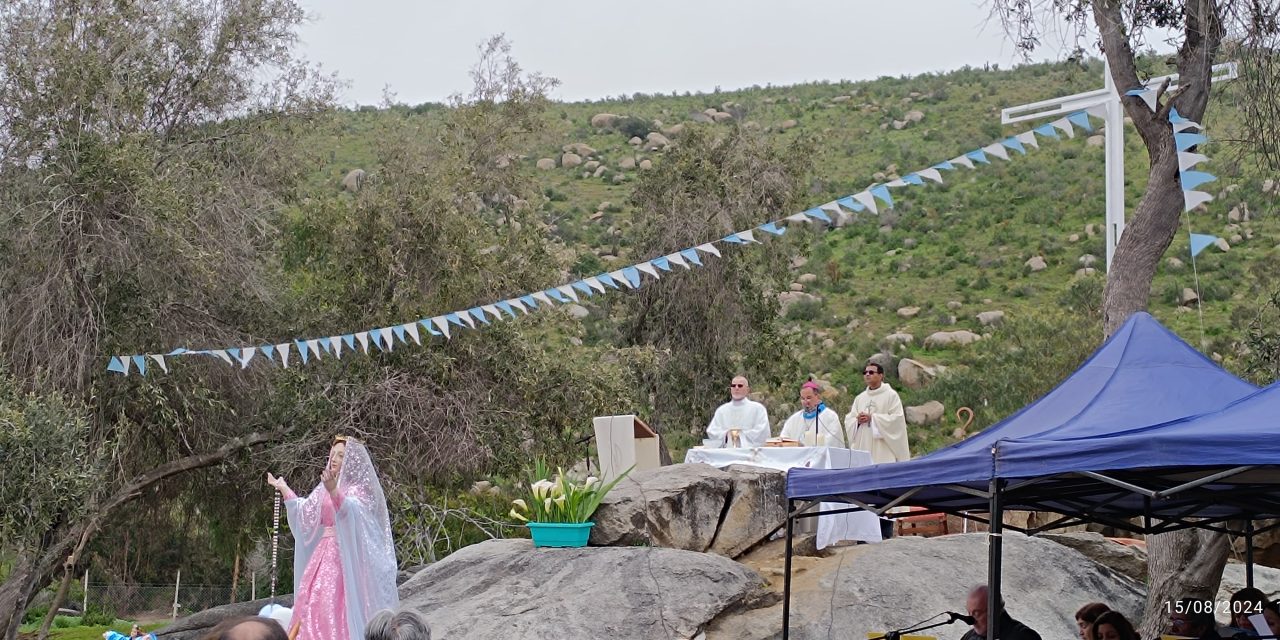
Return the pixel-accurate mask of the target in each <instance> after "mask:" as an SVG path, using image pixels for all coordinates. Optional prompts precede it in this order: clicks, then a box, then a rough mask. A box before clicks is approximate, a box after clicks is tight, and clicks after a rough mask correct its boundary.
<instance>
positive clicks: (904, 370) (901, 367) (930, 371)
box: [898, 358, 938, 389]
mask: <svg viewBox="0 0 1280 640" xmlns="http://www.w3.org/2000/svg"><path fill="white" fill-rule="evenodd" d="M937 376H938V369H937V368H936V367H931V366H929V365H927V364H925V363H923V362H920V361H919V360H912V359H911V358H903V359H902V360H899V361H898V379H899V380H901V381H902V384H903V386H905V387H906V388H908V389H922V388H924V387H925V385H927V384H929V383H930V382H933V380H934V378H936V377H937Z"/></svg>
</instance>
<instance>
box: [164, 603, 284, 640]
mask: <svg viewBox="0 0 1280 640" xmlns="http://www.w3.org/2000/svg"><path fill="white" fill-rule="evenodd" d="M274 602H275V603H276V604H278V605H280V606H282V607H292V606H293V594H288V595H283V596H276V598H275V601H274ZM271 603H272V599H271V598H259V599H258V600H251V601H248V602H237V603H235V604H226V605H222V606H221V607H214V608H212V609H205V610H204V611H201V612H199V613H193V614H191V615H189V616H187V617H185V618H179V619H177V620H175V621H174V622H173V623H172V624H170V625H168V626H165V627H162V628H160V629H157V630H156V636H158V637H160V638H164V640H196V639H197V638H203V637H204V635H205V634H206V633H207V632H208V631H209V629H211V628H212V627H214V626H215V625H217V624H218V623H219V622H222V621H223V620H229V619H231V618H238V617H240V616H253V615H257V614H258V612H259V611H261V610H262V608H263V607H265V606H267V605H268V604H271Z"/></svg>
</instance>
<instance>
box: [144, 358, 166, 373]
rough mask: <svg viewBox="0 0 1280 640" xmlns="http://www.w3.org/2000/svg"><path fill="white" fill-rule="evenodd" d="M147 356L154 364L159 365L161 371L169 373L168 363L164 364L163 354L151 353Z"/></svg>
mask: <svg viewBox="0 0 1280 640" xmlns="http://www.w3.org/2000/svg"><path fill="white" fill-rule="evenodd" d="M148 357H150V358H151V359H152V360H154V361H155V363H156V364H158V365H160V370H161V371H163V372H165V373H169V365H167V364H165V361H164V356H162V355H159V354H152V355H151V356H148Z"/></svg>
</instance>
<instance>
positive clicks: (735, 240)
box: [720, 233, 746, 244]
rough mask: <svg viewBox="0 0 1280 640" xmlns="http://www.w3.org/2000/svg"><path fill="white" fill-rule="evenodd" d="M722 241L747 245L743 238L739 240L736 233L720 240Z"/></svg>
mask: <svg viewBox="0 0 1280 640" xmlns="http://www.w3.org/2000/svg"><path fill="white" fill-rule="evenodd" d="M720 241H721V242H728V243H729V244H746V242H744V241H743V240H742V238H739V237H738V234H736V233H731V234H729V235H727V236H725V237H723V238H720Z"/></svg>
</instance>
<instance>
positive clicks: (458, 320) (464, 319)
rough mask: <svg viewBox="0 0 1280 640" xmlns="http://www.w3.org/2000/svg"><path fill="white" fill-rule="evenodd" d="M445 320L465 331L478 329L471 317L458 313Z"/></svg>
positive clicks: (447, 314)
mask: <svg viewBox="0 0 1280 640" xmlns="http://www.w3.org/2000/svg"><path fill="white" fill-rule="evenodd" d="M534 304H537V303H534ZM444 319H445V320H448V321H449V323H450V324H456V325H458V326H459V327H462V328H463V329H466V328H468V327H470V328H472V329H474V328H476V327H475V325H474V324H472V323H471V318H470V317H468V316H463V315H458V312H456V311H455V312H453V313H446V314H445V316H444Z"/></svg>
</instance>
